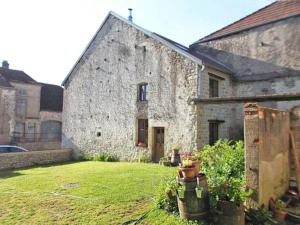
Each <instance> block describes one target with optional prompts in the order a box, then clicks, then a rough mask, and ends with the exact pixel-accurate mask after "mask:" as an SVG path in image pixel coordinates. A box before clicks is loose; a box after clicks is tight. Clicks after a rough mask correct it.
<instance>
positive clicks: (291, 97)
mask: <svg viewBox="0 0 300 225" xmlns="http://www.w3.org/2000/svg"><path fill="white" fill-rule="evenodd" d="M296 100H300V93H294V94H273V95H257V96H243V97H225V98H223V97H221V98H220V97H217V98H204V99H200V98H193V99H191V100H190V101H189V103H190V104H226V103H245V102H270V101H296Z"/></svg>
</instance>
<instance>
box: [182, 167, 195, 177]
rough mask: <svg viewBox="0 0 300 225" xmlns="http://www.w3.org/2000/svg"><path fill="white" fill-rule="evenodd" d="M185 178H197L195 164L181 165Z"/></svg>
mask: <svg viewBox="0 0 300 225" xmlns="http://www.w3.org/2000/svg"><path fill="white" fill-rule="evenodd" d="M180 171H181V173H182V176H183V178H186V179H193V178H195V166H191V167H180Z"/></svg>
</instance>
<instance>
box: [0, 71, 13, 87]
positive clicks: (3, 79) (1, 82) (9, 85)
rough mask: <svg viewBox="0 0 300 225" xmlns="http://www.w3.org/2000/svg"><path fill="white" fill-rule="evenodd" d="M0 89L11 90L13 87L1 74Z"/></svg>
mask: <svg viewBox="0 0 300 225" xmlns="http://www.w3.org/2000/svg"><path fill="white" fill-rule="evenodd" d="M0 87H6V88H11V87H13V86H12V85H11V84H10V83H9V82H7V80H5V78H4V77H3V76H2V75H1V74H0Z"/></svg>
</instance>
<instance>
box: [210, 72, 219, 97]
mask: <svg viewBox="0 0 300 225" xmlns="http://www.w3.org/2000/svg"><path fill="white" fill-rule="evenodd" d="M219 87H220V82H219V80H218V79H215V78H213V77H211V76H210V77H209V97H210V98H218V97H219V96H220V95H219V94H220V93H219Z"/></svg>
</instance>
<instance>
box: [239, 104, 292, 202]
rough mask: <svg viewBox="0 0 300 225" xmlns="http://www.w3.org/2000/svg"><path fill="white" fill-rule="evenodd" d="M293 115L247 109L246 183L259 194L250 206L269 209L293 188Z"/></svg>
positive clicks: (250, 107) (268, 110)
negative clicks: (291, 122)
mask: <svg viewBox="0 0 300 225" xmlns="http://www.w3.org/2000/svg"><path fill="white" fill-rule="evenodd" d="M289 115H290V114H289V112H286V111H279V110H274V109H270V108H263V107H259V106H257V105H256V104H248V105H246V106H245V154H246V157H245V158H246V168H245V169H246V182H247V185H248V186H249V187H250V188H253V189H254V190H255V192H254V196H253V198H252V202H250V204H255V205H256V204H258V205H261V204H264V205H268V202H269V199H270V198H271V197H272V198H274V199H277V198H278V197H280V196H281V195H282V194H284V193H285V192H286V191H287V189H288V186H289V178H290V176H289V170H290V168H289V166H290V163H289V131H290V116H289Z"/></svg>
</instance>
